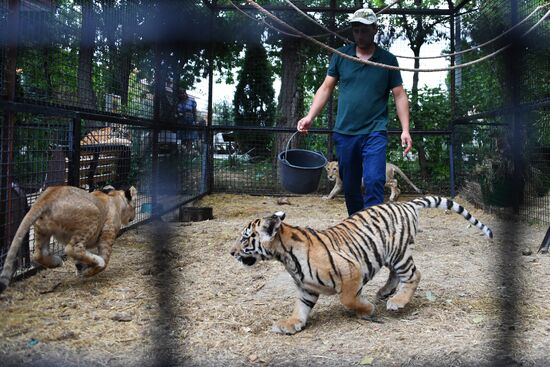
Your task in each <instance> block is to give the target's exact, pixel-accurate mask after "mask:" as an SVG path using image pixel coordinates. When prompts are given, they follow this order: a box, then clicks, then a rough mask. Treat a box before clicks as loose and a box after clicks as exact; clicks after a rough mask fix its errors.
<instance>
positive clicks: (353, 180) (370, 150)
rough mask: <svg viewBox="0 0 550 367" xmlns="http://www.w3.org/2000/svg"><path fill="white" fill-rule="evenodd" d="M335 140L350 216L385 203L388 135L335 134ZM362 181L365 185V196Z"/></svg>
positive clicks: (381, 133) (385, 133)
mask: <svg viewBox="0 0 550 367" xmlns="http://www.w3.org/2000/svg"><path fill="white" fill-rule="evenodd" d="M332 139H333V140H334V144H335V145H336V155H337V157H338V169H339V171H340V178H341V179H342V181H343V185H344V196H345V198H346V207H347V209H348V214H349V215H352V214H353V213H355V212H358V211H359V210H362V209H364V208H368V207H369V206H373V205H378V204H382V203H383V202H384V184H385V182H386V147H387V145H388V134H387V132H385V131H376V132H372V133H370V134H365V135H344V134H339V133H333V134H332ZM361 178H362V179H363V182H364V184H365V191H364V194H363V195H362V194H361Z"/></svg>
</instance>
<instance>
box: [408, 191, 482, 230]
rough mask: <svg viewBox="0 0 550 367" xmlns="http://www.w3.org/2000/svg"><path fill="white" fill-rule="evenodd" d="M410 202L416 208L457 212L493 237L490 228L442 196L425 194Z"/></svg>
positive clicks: (460, 206)
mask: <svg viewBox="0 0 550 367" xmlns="http://www.w3.org/2000/svg"><path fill="white" fill-rule="evenodd" d="M412 203H414V204H415V205H416V207H417V208H418V209H422V208H439V209H448V210H452V211H454V212H457V213H458V214H460V215H462V216H463V217H464V218H466V220H467V221H469V222H470V223H472V224H473V225H474V226H476V227H477V228H479V229H481V230H482V231H483V233H485V235H486V236H487V237H489V238H493V231H491V228H489V227H487V226H486V225H485V224H483V223H481V222H480V221H479V220H477V219H476V218H475V217H474V216H473V215H471V214H470V213H469V212H468V211H467V210H466V209H465V208H464V207H463V206H462V205H460V204H458V203H455V202H454V201H452V200H451V199H447V198H442V197H439V196H425V197H423V198H418V199H414V200H412Z"/></svg>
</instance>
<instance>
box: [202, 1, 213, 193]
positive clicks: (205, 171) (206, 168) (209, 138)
mask: <svg viewBox="0 0 550 367" xmlns="http://www.w3.org/2000/svg"><path fill="white" fill-rule="evenodd" d="M210 29H214V12H213V11H212V10H210ZM213 33H214V32H210V36H209V38H210V40H209V43H208V112H207V118H206V119H207V122H206V127H205V128H206V131H205V134H204V136H205V137H206V142H205V144H204V146H205V148H206V149H205V153H204V155H203V161H202V175H201V176H202V180H203V187H202V188H201V191H203V192H204V191H206V192H208V193H211V192H212V186H213V182H214V146H213V145H214V132H213V130H212V117H213V111H212V103H213V96H212V93H213V91H214V47H213V46H212V44H213V38H212V34H213Z"/></svg>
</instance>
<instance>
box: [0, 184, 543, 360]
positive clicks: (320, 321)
mask: <svg viewBox="0 0 550 367" xmlns="http://www.w3.org/2000/svg"><path fill="white" fill-rule="evenodd" d="M400 199H401V200H406V198H400ZM278 200H280V198H276V197H267V196H237V195H224V194H220V195H212V196H207V197H205V198H203V199H202V200H201V201H200V202H198V203H196V204H195V205H196V206H209V207H212V208H213V212H214V219H213V220H209V221H203V222H194V223H177V222H169V223H164V224H162V225H155V224H153V223H151V224H147V225H144V226H141V227H138V228H137V229H134V230H131V231H127V232H125V233H124V234H123V235H122V236H121V237H119V239H118V240H117V243H116V246H115V248H114V251H113V257H112V260H111V263H110V264H109V266H108V268H107V270H106V271H104V272H103V273H101V274H99V275H97V276H96V277H93V278H90V279H84V280H82V279H79V278H77V277H76V276H75V272H74V264H73V263H72V262H71V261H66V263H65V264H64V265H63V267H61V268H58V269H53V270H45V271H41V272H39V273H38V274H37V275H36V276H33V277H30V278H28V279H24V280H22V281H18V282H15V283H13V284H12V285H11V286H10V288H8V289H7V290H6V291H5V292H4V293H3V294H2V295H0V365H27V366H51V365H62V366H146V365H158V366H161V365H170V364H172V365H190V366H355V365H357V366H360V365H372V366H424V365H437V366H472V365H489V364H491V363H493V362H494V361H495V360H498V361H500V362H498V364H500V363H502V364H504V365H524V366H532V365H533V366H535V365H549V364H550V357H548V342H549V340H550V304H549V302H548V300H549V299H550V286H549V285H548V284H549V283H548V279H549V276H550V255H542V254H537V253H536V251H537V249H538V246H539V245H540V243H541V241H542V239H543V237H544V235H545V232H546V227H545V226H540V225H534V224H533V225H526V224H518V223H511V222H501V221H499V220H498V219H497V218H496V217H495V216H494V215H491V214H487V213H484V212H483V211H481V210H478V209H475V208H474V207H473V206H472V205H471V204H468V203H467V202H465V201H464V200H461V199H460V198H457V201H459V202H460V203H461V204H463V205H465V206H466V207H467V208H468V209H469V210H470V211H471V212H472V214H473V215H475V216H476V217H477V218H478V219H480V220H481V221H482V222H484V223H485V224H487V225H489V226H490V227H491V228H492V229H493V231H494V233H495V239H494V241H490V240H488V239H486V238H485V237H484V236H483V235H482V233H481V232H480V231H479V230H478V229H477V228H475V227H472V226H470V225H469V223H468V222H466V221H465V220H464V219H463V218H461V217H460V216H459V215H456V214H452V213H446V212H444V211H442V210H436V209H428V210H424V211H422V212H421V214H420V217H421V220H420V232H419V234H418V236H417V243H416V245H415V246H414V250H413V256H414V258H415V262H416V265H417V267H418V268H419V270H420V271H421V272H422V276H423V279H422V281H421V282H420V285H419V288H418V290H417V293H416V294H415V296H414V298H413V300H412V302H411V303H410V304H409V305H408V306H407V307H406V308H405V309H404V310H403V311H401V312H398V313H391V312H389V311H386V310H385V305H384V304H383V303H381V302H379V303H377V304H376V306H377V309H376V316H377V319H378V322H371V321H366V320H360V319H357V318H356V317H355V315H354V314H353V313H351V312H350V311H348V310H346V309H345V308H344V307H343V306H342V305H341V304H340V302H339V300H338V297H336V296H321V297H320V299H319V302H318V303H317V305H316V306H315V308H314V310H313V311H312V313H311V317H310V319H309V321H308V324H307V327H306V329H305V330H304V331H302V332H300V333H298V334H296V335H294V336H283V335H278V334H274V333H272V332H271V331H270V329H271V324H272V323H273V322H274V321H276V320H279V319H281V318H285V317H288V316H289V315H290V313H291V312H292V308H293V305H294V301H295V291H294V285H293V282H292V281H291V280H290V276H288V275H287V273H286V272H285V270H284V268H283V266H282V265H281V264H279V263H277V262H274V261H273V262H262V263H259V264H258V265H256V266H254V267H252V268H245V267H244V266H243V265H241V264H240V263H238V262H237V261H236V260H234V259H233V258H232V257H231V256H230V255H229V248H230V246H231V244H232V243H233V242H234V241H235V240H236V239H237V238H238V237H239V234H240V231H241V229H242V228H243V227H244V225H245V224H246V223H248V222H249V221H250V220H252V219H254V218H257V217H260V216H264V215H268V214H272V213H273V212H275V211H277V210H284V211H285V212H286V213H287V217H286V219H285V221H286V222H288V223H291V224H294V225H303V226H310V227H312V228H317V229H322V228H326V227H328V226H330V225H333V224H336V223H338V222H339V221H340V220H341V219H343V218H344V217H345V216H346V214H345V208H344V203H343V199H342V198H341V197H338V198H336V199H335V200H331V201H325V200H321V199H320V197H317V196H304V197H290V198H288V201H289V203H290V204H284V205H283V204H278ZM527 250H530V251H532V254H529V252H528V251H527ZM386 276H387V271H382V272H380V273H379V274H378V275H377V276H376V277H375V279H374V280H373V281H372V282H370V283H369V284H368V285H367V286H366V287H365V289H364V290H363V294H364V295H366V296H367V297H369V298H370V299H371V300H373V297H374V295H375V293H376V291H377V289H378V288H379V287H380V286H382V285H383V283H384V282H385V278H386Z"/></svg>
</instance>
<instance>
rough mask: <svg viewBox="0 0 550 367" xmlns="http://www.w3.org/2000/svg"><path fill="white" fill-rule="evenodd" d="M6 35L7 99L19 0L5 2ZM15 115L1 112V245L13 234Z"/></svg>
mask: <svg viewBox="0 0 550 367" xmlns="http://www.w3.org/2000/svg"><path fill="white" fill-rule="evenodd" d="M8 7H9V8H8V36H7V37H8V38H7V42H8V45H7V52H6V56H7V63H6V69H5V70H6V97H5V99H6V100H7V101H8V102H13V101H15V97H16V96H15V87H16V66H17V47H18V30H19V13H20V9H21V4H20V2H19V0H10V1H9V3H8ZM15 118H16V113H15V112H14V111H12V110H7V111H5V112H4V121H3V124H2V153H1V154H2V177H1V182H0V188H1V191H2V192H1V198H2V201H3V202H2V206H3V208H4V210H1V212H2V213H1V216H2V218H1V220H2V222H1V223H2V224H3V226H2V228H3V229H4V231H3V232H4V233H3V236H2V242H3V244H2V247H7V246H9V242H10V241H11V237H12V234H11V232H12V228H11V226H12V222H13V217H14V216H13V213H12V207H11V204H12V192H13V190H12V186H13V164H14V162H13V144H14V141H15Z"/></svg>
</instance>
